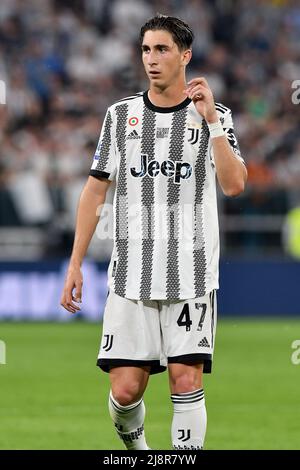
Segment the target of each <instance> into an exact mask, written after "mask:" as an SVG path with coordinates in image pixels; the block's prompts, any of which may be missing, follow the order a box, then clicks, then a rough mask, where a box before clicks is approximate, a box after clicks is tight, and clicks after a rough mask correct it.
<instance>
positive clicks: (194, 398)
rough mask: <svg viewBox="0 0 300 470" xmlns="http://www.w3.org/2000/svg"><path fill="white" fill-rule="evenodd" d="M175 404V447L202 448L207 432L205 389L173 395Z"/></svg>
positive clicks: (173, 441) (172, 398) (173, 424)
mask: <svg viewBox="0 0 300 470" xmlns="http://www.w3.org/2000/svg"><path fill="white" fill-rule="evenodd" d="M171 400H172V402H173V406H174V415H173V421H172V444H173V448H174V449H196V450H201V449H202V448H203V445H204V438H205V432H206V422H207V417H206V408H205V399H204V391H203V389H199V390H194V391H193V392H188V393H175V394H173V395H171Z"/></svg>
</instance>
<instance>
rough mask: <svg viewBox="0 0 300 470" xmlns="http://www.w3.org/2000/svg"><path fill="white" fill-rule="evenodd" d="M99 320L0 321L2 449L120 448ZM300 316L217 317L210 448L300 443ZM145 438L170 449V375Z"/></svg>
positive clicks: (152, 387) (154, 388) (155, 387)
mask: <svg viewBox="0 0 300 470" xmlns="http://www.w3.org/2000/svg"><path fill="white" fill-rule="evenodd" d="M99 336H100V326H99V325H94V324H86V323H81V322H74V323H72V324H30V323H22V324H20V323H19V324H18V323H0V339H1V340H3V341H5V343H6V348H7V364H6V365H0V449H109V450H112V449H122V448H123V447H122V443H121V441H120V440H119V439H118V438H117V436H116V435H115V433H114V430H113V426H112V424H111V421H110V418H109V415H108V410H107V395H108V390H109V383H108V377H107V374H104V373H103V372H100V370H99V369H98V368H97V367H96V366H95V362H96V356H97V352H98V343H99ZM295 339H300V321H296V320H290V319H285V320H283V321H278V320H273V321H271V320H270V321H269V320H268V321H257V320H255V321H254V320H251V321H250V320H247V321H246V320H244V321H242V320H236V319H232V320H226V321H225V320H223V321H220V322H219V325H218V332H217V341H216V350H215V363H214V370H213V374H212V375H210V376H208V375H207V376H205V392H206V403H207V410H208V431H207V438H206V446H205V447H206V449H300V430H299V423H300V365H298V366H297V365H293V364H292V362H291V355H292V352H293V350H292V348H291V344H292V342H293V341H294V340H295ZM145 403H146V407H147V417H146V424H145V427H146V433H147V440H148V443H149V445H150V446H151V448H153V449H171V442H170V423H171V417H172V406H171V403H170V399H169V391H168V380H167V374H166V373H164V374H159V375H156V376H153V377H151V379H150V383H149V388H148V390H147V393H146V395H145Z"/></svg>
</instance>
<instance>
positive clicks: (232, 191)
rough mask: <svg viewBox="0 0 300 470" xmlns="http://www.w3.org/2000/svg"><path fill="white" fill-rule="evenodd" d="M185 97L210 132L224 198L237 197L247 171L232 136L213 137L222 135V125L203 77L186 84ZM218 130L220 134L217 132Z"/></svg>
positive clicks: (243, 185) (244, 182)
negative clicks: (230, 140)
mask: <svg viewBox="0 0 300 470" xmlns="http://www.w3.org/2000/svg"><path fill="white" fill-rule="evenodd" d="M185 93H186V95H187V96H188V97H189V98H190V99H192V100H193V102H194V105H195V107H196V109H197V111H198V113H199V114H201V116H202V117H203V118H204V119H205V121H206V122H207V124H208V127H209V128H211V129H212V128H215V131H213V130H211V141H212V149H213V154H214V162H215V167H216V173H217V178H218V181H219V184H220V186H221V188H222V190H223V192H224V194H225V195H226V196H237V195H238V194H240V193H242V192H243V191H244V189H245V185H246V181H247V169H246V166H245V164H244V163H243V161H242V159H239V158H238V157H237V156H236V154H235V152H234V150H233V148H232V146H231V145H230V143H229V141H228V138H229V139H230V137H232V138H233V139H235V137H234V135H232V136H231V135H228V136H227V135H226V133H224V135H221V136H216V137H214V134H218V133H222V130H223V128H222V124H221V123H220V121H219V118H218V114H217V111H216V107H215V101H214V97H213V94H212V91H211V89H210V87H209V85H208V83H207V81H206V79H205V78H204V77H199V78H194V79H193V80H191V81H190V82H188V84H187V88H186V90H185ZM218 128H219V129H220V132H218Z"/></svg>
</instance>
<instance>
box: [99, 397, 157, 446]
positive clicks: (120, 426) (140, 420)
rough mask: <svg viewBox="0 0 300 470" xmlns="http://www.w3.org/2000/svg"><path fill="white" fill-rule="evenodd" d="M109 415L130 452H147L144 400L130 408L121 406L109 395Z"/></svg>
mask: <svg viewBox="0 0 300 470" xmlns="http://www.w3.org/2000/svg"><path fill="white" fill-rule="evenodd" d="M108 407H109V414H110V416H111V418H112V420H113V422H114V424H115V427H116V431H117V433H118V435H119V437H120V439H122V441H123V442H124V444H125V446H126V448H127V449H128V450H147V449H149V447H148V446H147V443H146V440H145V433H144V421H145V405H144V402H143V399H142V398H141V400H139V401H138V402H136V403H133V404H132V405H128V406H122V405H120V404H119V403H118V402H117V401H116V400H115V398H114V397H113V396H112V393H111V392H110V394H109V401H108Z"/></svg>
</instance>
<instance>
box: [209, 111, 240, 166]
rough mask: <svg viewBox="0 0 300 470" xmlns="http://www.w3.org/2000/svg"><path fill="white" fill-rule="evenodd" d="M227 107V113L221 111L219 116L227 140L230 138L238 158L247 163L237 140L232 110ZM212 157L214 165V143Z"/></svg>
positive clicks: (229, 140)
mask: <svg viewBox="0 0 300 470" xmlns="http://www.w3.org/2000/svg"><path fill="white" fill-rule="evenodd" d="M224 108H225V107H224ZM217 109H218V108H217ZM226 109H227V112H226V113H224V112H223V113H222V112H221V113H219V118H220V121H221V124H222V126H223V129H224V132H225V135H226V137H227V140H228V142H229V144H230V146H231V148H232V150H233V152H234V154H235V156H236V157H237V159H238V160H240V161H241V162H242V163H244V164H245V161H244V159H243V158H242V156H241V151H240V147H239V144H238V140H237V138H236V135H235V132H234V127H233V120H232V113H231V110H230V109H229V108H226ZM210 157H211V163H212V165H213V166H215V162H214V155H213V148H212V145H211V150H210Z"/></svg>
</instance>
